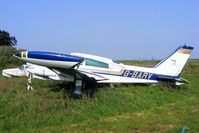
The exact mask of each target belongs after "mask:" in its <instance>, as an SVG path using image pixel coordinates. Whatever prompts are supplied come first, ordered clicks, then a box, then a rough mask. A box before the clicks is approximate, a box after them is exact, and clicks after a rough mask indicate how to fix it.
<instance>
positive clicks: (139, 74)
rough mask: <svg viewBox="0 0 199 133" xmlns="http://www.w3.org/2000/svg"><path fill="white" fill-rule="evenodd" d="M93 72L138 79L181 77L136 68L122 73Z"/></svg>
mask: <svg viewBox="0 0 199 133" xmlns="http://www.w3.org/2000/svg"><path fill="white" fill-rule="evenodd" d="M92 73H95V74H104V75H112V76H121V77H129V78H136V79H146V80H157V78H158V77H164V78H167V79H180V76H168V75H162V74H155V73H150V72H142V71H134V70H124V72H123V73H122V74H111V73H104V72H92Z"/></svg>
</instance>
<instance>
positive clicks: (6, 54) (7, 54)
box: [0, 46, 23, 69]
mask: <svg viewBox="0 0 199 133" xmlns="http://www.w3.org/2000/svg"><path fill="white" fill-rule="evenodd" d="M18 51H20V50H17V49H16V48H15V47H8V46H1V47H0V69H3V68H6V67H7V66H8V65H11V64H16V65H20V64H23V61H21V60H19V59H16V58H15V57H13V54H14V53H16V52H18Z"/></svg>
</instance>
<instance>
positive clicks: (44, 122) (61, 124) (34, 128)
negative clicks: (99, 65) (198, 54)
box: [0, 61, 199, 132]
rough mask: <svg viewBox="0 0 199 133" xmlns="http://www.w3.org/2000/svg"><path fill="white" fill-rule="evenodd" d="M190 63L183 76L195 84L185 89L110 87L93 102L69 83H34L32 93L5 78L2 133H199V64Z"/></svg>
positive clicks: (0, 89) (0, 91) (1, 83)
mask: <svg viewBox="0 0 199 133" xmlns="http://www.w3.org/2000/svg"><path fill="white" fill-rule="evenodd" d="M150 63H151V62H150ZM189 63H192V65H193V67H194V68H192V67H191V66H189V65H186V67H185V69H184V70H183V76H184V77H185V78H186V79H188V80H189V81H191V84H186V85H184V86H182V87H181V88H178V89H175V88H169V87H165V86H160V85H157V86H139V85H137V86H134V85H130V86H127V87H116V88H108V87H107V88H99V89H98V91H97V92H96V93H94V95H93V97H92V98H91V97H89V96H88V95H87V93H86V91H85V92H84V94H83V97H82V98H76V97H73V95H72V90H71V89H70V88H68V89H66V86H67V84H66V83H64V82H55V81H42V80H37V79H34V80H33V86H34V90H33V91H27V90H25V87H26V80H27V79H26V78H11V79H7V78H4V77H2V76H0V132H179V131H180V128H181V127H182V126H184V125H186V126H189V127H190V128H191V132H198V131H199V128H198V125H199V87H198V81H199V80H198V79H199V74H198V73H197V72H198V69H199V68H198V64H199V62H198V63H195V62H192V61H191V62H189ZM140 64H141V63H140ZM151 64H152V63H151ZM187 67H188V68H187ZM190 69H194V73H193V74H192V73H190V72H191V71H192V70H190ZM185 70H186V71H185ZM195 70H196V71H195Z"/></svg>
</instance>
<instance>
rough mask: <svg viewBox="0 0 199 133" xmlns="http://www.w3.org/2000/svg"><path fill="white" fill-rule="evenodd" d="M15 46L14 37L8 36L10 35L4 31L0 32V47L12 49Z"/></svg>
mask: <svg viewBox="0 0 199 133" xmlns="http://www.w3.org/2000/svg"><path fill="white" fill-rule="evenodd" d="M15 45H17V40H16V38H15V37H14V36H10V34H9V33H8V32H7V31H5V30H0V46H10V47H13V46H15Z"/></svg>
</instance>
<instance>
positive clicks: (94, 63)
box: [85, 59, 109, 68]
mask: <svg viewBox="0 0 199 133" xmlns="http://www.w3.org/2000/svg"><path fill="white" fill-rule="evenodd" d="M85 65H87V66H94V67H102V68H109V65H108V64H107V63H104V62H100V61H96V60H92V59H86V60H85Z"/></svg>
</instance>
